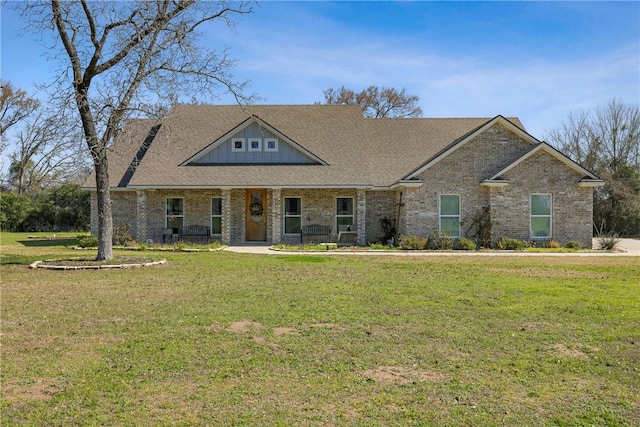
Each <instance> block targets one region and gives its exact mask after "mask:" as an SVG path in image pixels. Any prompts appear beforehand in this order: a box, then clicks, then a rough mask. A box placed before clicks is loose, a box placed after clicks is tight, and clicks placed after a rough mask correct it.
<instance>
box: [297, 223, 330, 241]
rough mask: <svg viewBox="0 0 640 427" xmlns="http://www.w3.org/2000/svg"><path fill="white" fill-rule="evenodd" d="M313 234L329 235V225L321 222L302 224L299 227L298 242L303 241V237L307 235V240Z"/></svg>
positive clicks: (313, 235)
mask: <svg viewBox="0 0 640 427" xmlns="http://www.w3.org/2000/svg"><path fill="white" fill-rule="evenodd" d="M315 236H326V237H330V236H331V227H329V226H328V225H321V224H309V225H303V226H302V227H300V243H304V238H305V237H307V240H309V238H310V237H315Z"/></svg>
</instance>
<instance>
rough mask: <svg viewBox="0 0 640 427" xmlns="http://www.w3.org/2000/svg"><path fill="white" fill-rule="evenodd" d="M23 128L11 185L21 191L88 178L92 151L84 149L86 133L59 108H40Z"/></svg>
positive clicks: (10, 174)
mask: <svg viewBox="0 0 640 427" xmlns="http://www.w3.org/2000/svg"><path fill="white" fill-rule="evenodd" d="M21 127H22V130H21V131H20V132H19V133H18V134H17V135H16V137H15V140H16V142H15V144H13V145H14V148H15V150H14V152H13V153H12V154H11V164H10V166H9V184H10V185H11V186H12V187H13V188H14V189H15V190H16V191H17V192H18V194H25V193H33V192H37V191H39V190H41V189H42V188H44V187H48V186H51V185H57V184H61V183H64V182H80V181H82V180H84V179H85V178H86V177H87V175H88V170H89V165H88V164H87V158H88V154H87V153H86V151H85V150H83V149H82V144H81V143H82V134H81V133H80V132H78V129H77V126H75V123H70V122H69V120H67V118H66V117H65V116H64V115H61V114H60V113H59V111H58V110H54V111H49V112H46V111H42V110H41V109H39V110H38V111H36V112H34V113H33V114H32V115H31V116H30V117H29V118H27V119H26V120H25V121H24V123H23V124H22V126H21Z"/></svg>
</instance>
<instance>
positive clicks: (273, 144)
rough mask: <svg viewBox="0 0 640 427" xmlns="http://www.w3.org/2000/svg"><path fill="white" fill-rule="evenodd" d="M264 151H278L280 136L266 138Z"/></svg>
mask: <svg viewBox="0 0 640 427" xmlns="http://www.w3.org/2000/svg"><path fill="white" fill-rule="evenodd" d="M264 151H278V138H265V140H264Z"/></svg>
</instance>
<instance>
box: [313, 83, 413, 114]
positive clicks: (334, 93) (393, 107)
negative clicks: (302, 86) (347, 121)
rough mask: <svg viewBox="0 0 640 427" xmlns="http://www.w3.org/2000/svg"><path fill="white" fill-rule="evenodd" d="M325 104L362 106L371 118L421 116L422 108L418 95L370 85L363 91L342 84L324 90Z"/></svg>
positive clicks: (364, 112)
mask: <svg viewBox="0 0 640 427" xmlns="http://www.w3.org/2000/svg"><path fill="white" fill-rule="evenodd" d="M323 93H324V101H325V102H324V103H325V104H338V105H355V104H359V105H360V106H361V107H362V115H363V116H364V117H369V118H384V117H391V118H397V117H420V116H422V109H421V108H420V107H419V106H417V105H416V104H417V103H418V101H419V98H418V96H417V95H408V94H407V90H406V89H405V88H402V90H401V91H400V92H398V90H397V89H395V88H391V87H382V88H380V87H378V86H369V87H368V88H366V89H364V90H363V91H361V92H355V91H354V90H352V89H347V88H345V87H344V86H342V87H341V88H339V89H333V88H329V89H327V90H325V91H324V92H323Z"/></svg>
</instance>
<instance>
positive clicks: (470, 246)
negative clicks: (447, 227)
mask: <svg viewBox="0 0 640 427" xmlns="http://www.w3.org/2000/svg"><path fill="white" fill-rule="evenodd" d="M477 246H478V245H476V242H474V241H473V240H471V239H467V238H466V237H461V238H460V239H458V242H457V243H456V249H458V250H462V251H475V250H476V247H477Z"/></svg>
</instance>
